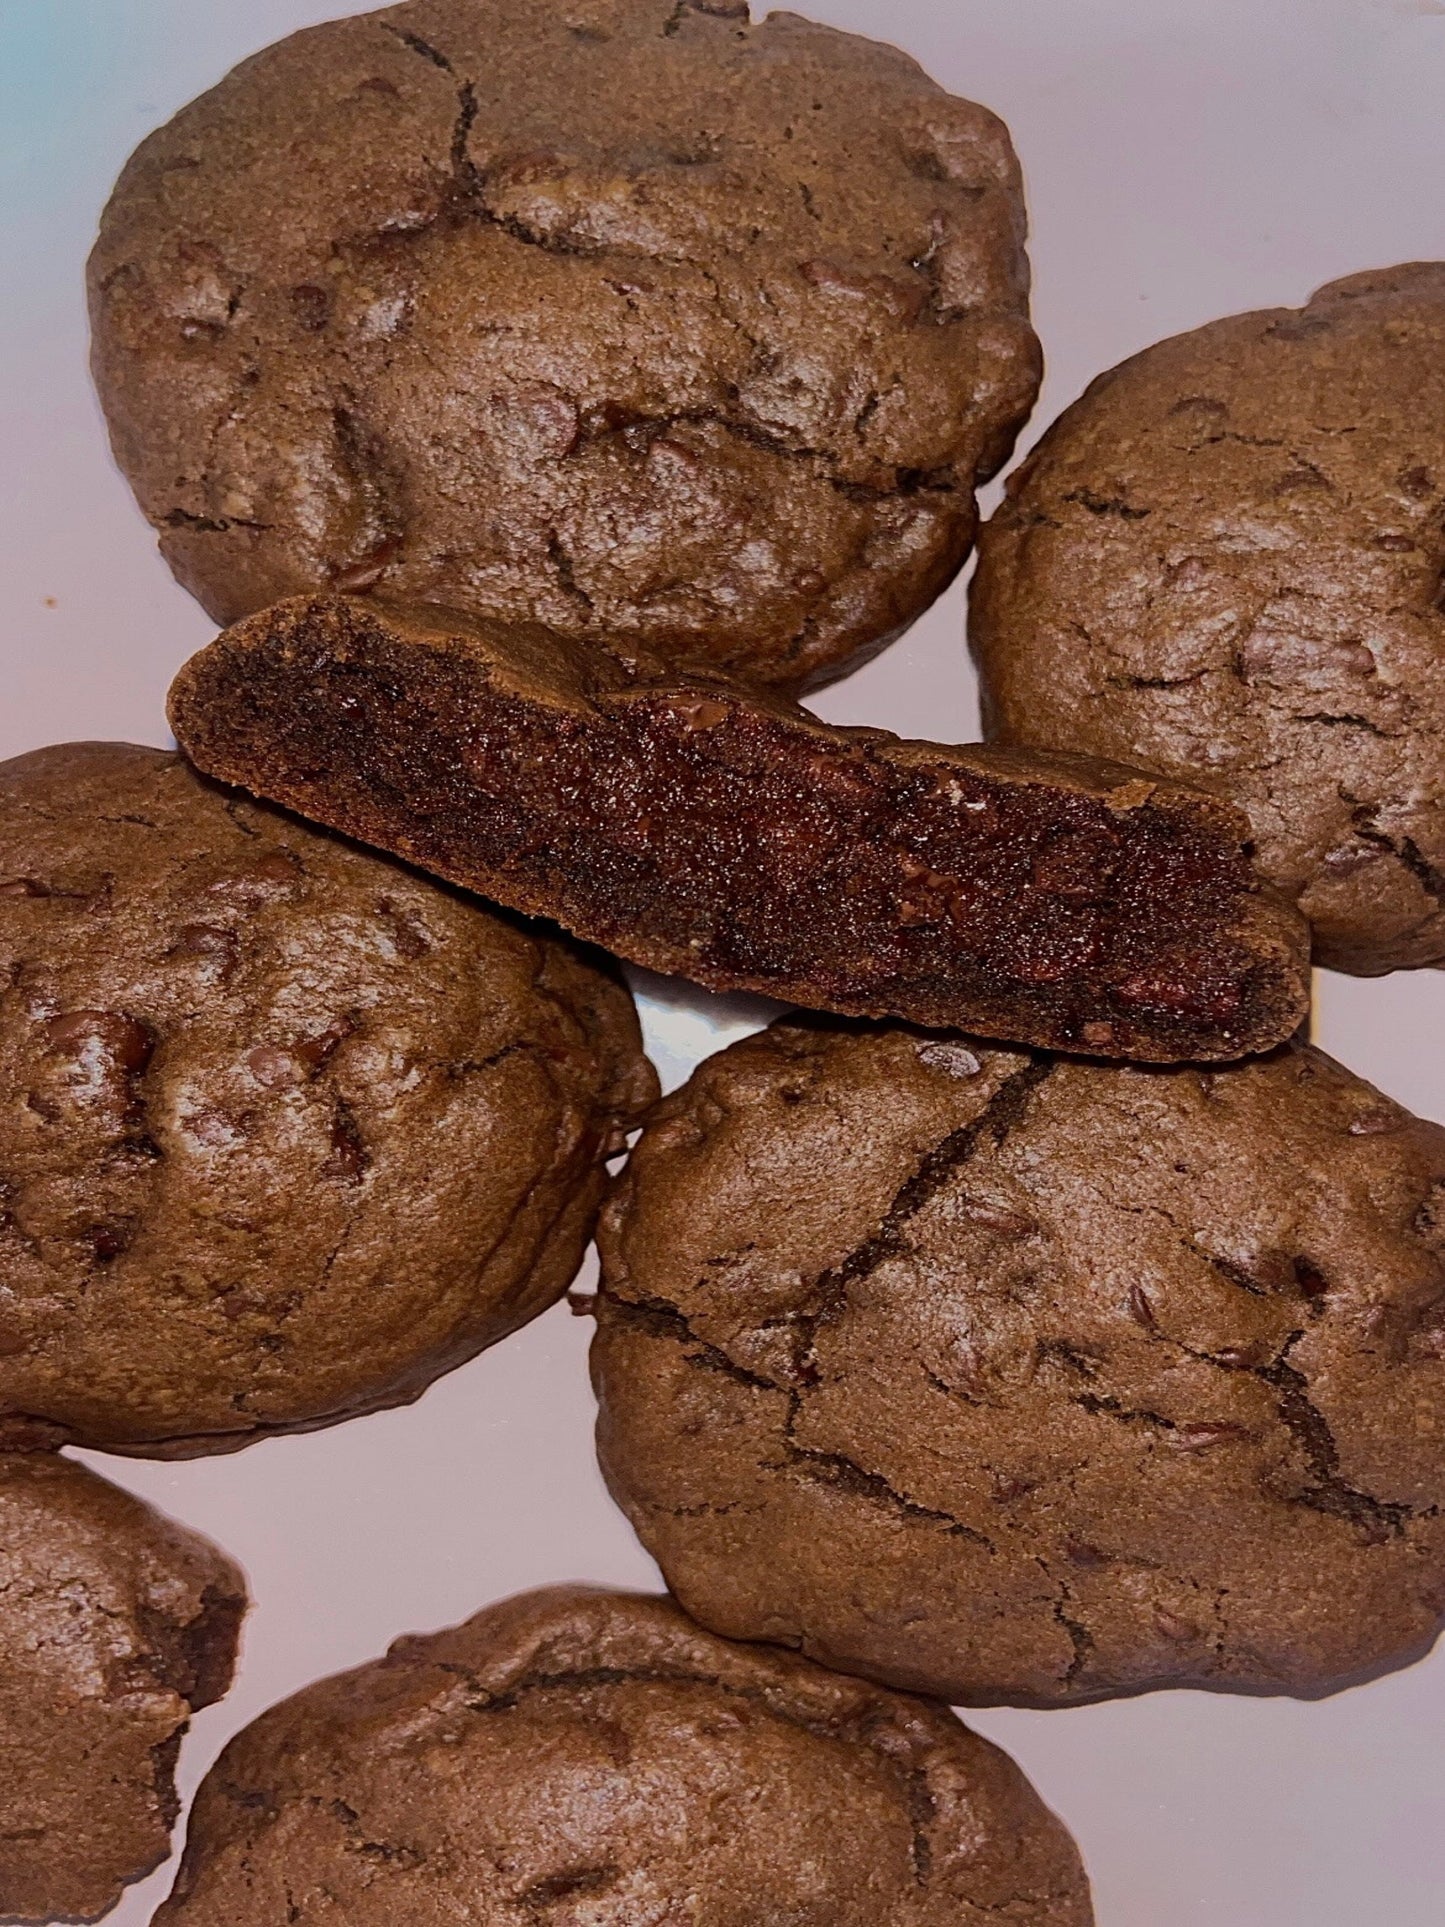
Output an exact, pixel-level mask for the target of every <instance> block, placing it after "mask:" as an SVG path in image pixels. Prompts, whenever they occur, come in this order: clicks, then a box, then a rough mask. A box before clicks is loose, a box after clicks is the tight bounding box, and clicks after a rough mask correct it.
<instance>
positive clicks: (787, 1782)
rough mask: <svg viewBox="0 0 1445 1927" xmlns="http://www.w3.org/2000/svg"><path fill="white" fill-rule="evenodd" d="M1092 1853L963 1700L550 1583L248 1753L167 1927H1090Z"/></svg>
mask: <svg viewBox="0 0 1445 1927" xmlns="http://www.w3.org/2000/svg"><path fill="white" fill-rule="evenodd" d="M1092 1917H1093V1916H1092V1912H1091V1910H1090V1906H1089V1899H1088V1887H1087V1882H1086V1880H1085V1877H1084V1873H1083V1869H1082V1867H1081V1866H1080V1864H1079V1859H1078V1855H1077V1853H1076V1851H1075V1849H1074V1846H1073V1843H1072V1841H1071V1840H1070V1839H1069V1837H1068V1835H1067V1834H1066V1833H1065V1832H1064V1829H1063V1828H1062V1827H1061V1826H1060V1825H1059V1823H1058V1821H1057V1820H1055V1819H1054V1818H1053V1816H1052V1815H1051V1814H1050V1813H1048V1812H1047V1811H1046V1809H1045V1808H1044V1807H1043V1805H1042V1804H1041V1802H1040V1801H1039V1799H1038V1796H1037V1795H1036V1794H1035V1793H1034V1792H1033V1790H1032V1788H1031V1787H1030V1786H1029V1785H1028V1783H1027V1781H1025V1779H1024V1778H1023V1776H1022V1774H1021V1773H1020V1772H1019V1771H1018V1769H1017V1768H1016V1767H1015V1766H1014V1765H1013V1763H1012V1762H1011V1761H1010V1760H1009V1759H1007V1758H1006V1757H1005V1755H1003V1754H1002V1753H1000V1752H999V1751H998V1750H997V1749H996V1748H994V1747H992V1746H990V1745H989V1744H988V1743H987V1742H986V1741H983V1740H980V1739H978V1738H977V1737H976V1736H975V1735H974V1734H972V1733H970V1732H969V1731H968V1730H967V1729H966V1728H965V1727H963V1726H962V1725H961V1724H960V1723H959V1722H958V1721H957V1720H956V1719H955V1718H954V1716H953V1715H952V1714H951V1713H950V1712H948V1710H947V1709H946V1708H944V1707H940V1706H933V1705H929V1704H927V1703H925V1702H922V1701H919V1700H914V1699H911V1698H904V1697H901V1696H899V1695H897V1694H893V1693H888V1692H883V1691H880V1690H878V1689H877V1688H875V1687H870V1686H864V1685H862V1684H861V1683H859V1682H857V1681H854V1680H848V1679H842V1678H839V1677H837V1676H836V1675H830V1674H828V1673H825V1672H823V1671H822V1670H821V1669H820V1668H818V1667H816V1666H812V1665H810V1664H809V1663H808V1662H807V1661H806V1660H802V1659H798V1658H795V1657H794V1656H793V1655H791V1654H781V1653H770V1652H768V1651H767V1650H765V1649H758V1648H747V1647H739V1646H735V1645H733V1644H731V1643H730V1642H729V1641H726V1640H721V1639H716V1638H714V1637H713V1636H712V1635H711V1634H709V1633H706V1632H703V1631H701V1630H700V1629H699V1628H698V1627H696V1626H694V1625H692V1624H691V1623H690V1622H689V1621H688V1620H687V1619H686V1618H685V1617H684V1616H683V1614H682V1613H680V1612H679V1611H678V1610H677V1608H676V1607H675V1606H674V1605H673V1604H672V1603H671V1602H670V1601H668V1600H664V1599H650V1598H640V1597H632V1596H628V1595H619V1594H609V1593H603V1592H594V1591H590V1590H586V1589H583V1588H581V1587H561V1588H557V1589H555V1590H551V1591H547V1592H540V1593H529V1594H525V1595H523V1596H522V1597H520V1598H517V1599H513V1600H509V1601H507V1602H506V1603H505V1604H503V1605H500V1606H493V1607H491V1608H489V1609H488V1610H487V1611H486V1612H483V1613H480V1614H478V1615H477V1617H476V1618H474V1619H472V1620H469V1621H468V1622H467V1623H466V1624H465V1625H463V1626H459V1627H457V1628H455V1629H454V1630H452V1631H449V1632H444V1633H437V1634H433V1635H431V1636H430V1637H427V1638H420V1639H404V1640H400V1641H398V1643H397V1644H396V1645H395V1646H394V1647H393V1648H392V1650H391V1652H390V1653H389V1654H388V1656H387V1657H386V1658H385V1659H384V1660H380V1661H378V1662H377V1663H375V1664H374V1665H370V1666H364V1667H362V1668H360V1669H359V1670H358V1671H356V1672H352V1673H347V1674H343V1675H342V1676H341V1677H340V1678H338V1679H332V1680H326V1681H324V1682H322V1683H321V1684H320V1685H317V1686H312V1687H309V1688H307V1689H306V1691H304V1692H302V1693H300V1694H298V1695H297V1696H296V1697H295V1698H294V1699H291V1700H289V1701H287V1702H286V1703H285V1704H284V1705H282V1706H279V1707H277V1708H275V1709H274V1711H272V1712H270V1713H267V1714H265V1715H264V1716H263V1717H262V1718H261V1719H260V1720H258V1721H257V1722H256V1723H255V1725H253V1726H251V1727H250V1728H248V1729H247V1730H246V1731H245V1732H244V1733H242V1734H241V1735H240V1737H239V1738H237V1739H235V1740H233V1741H232V1743H231V1745H230V1746H229V1747H228V1748H227V1750H226V1752H225V1753H224V1754H223V1755H222V1757H221V1760H220V1761H219V1762H218V1764H217V1766H216V1768H215V1769H214V1771H213V1772H212V1773H211V1775H210V1777H209V1778H208V1779H207V1781H206V1782H205V1784H204V1785H203V1787H202V1789H201V1792H200V1795H199V1797H198V1799H197V1802H196V1806H195V1809H194V1812H193V1815H192V1819H191V1826H190V1838H189V1841H188V1843H187V1847H186V1856H185V1861H184V1863H183V1866H182V1870H181V1874H180V1877H179V1879H178V1881H177V1884H176V1890H175V1893H174V1895H173V1897H172V1898H171V1900H170V1901H169V1902H168V1903H167V1905H165V1906H164V1907H162V1909H161V1911H160V1913H159V1914H158V1915H157V1916H156V1922H157V1927H272V1923H273V1922H275V1921H279V1920H289V1921H291V1922H294V1923H296V1924H297V1927H311V1923H317V1924H318V1927H319V1924H320V1923H323V1922H326V1923H329V1922H331V1921H333V1920H339V1919H343V1918H344V1919H345V1920H346V1921H347V1922H349V1923H355V1927H431V1923H432V1922H434V1921H442V1920H463V1919H465V1920H467V1921H471V1922H475V1923H477V1927H505V1924H507V1923H511V1922H513V1921H517V1920H538V1919H547V1920H549V1921H556V1922H558V1923H563V1922H566V1923H572V1922H575V1923H578V1927H581V1923H583V1922H586V1923H588V1927H635V1924H636V1923H640V1922H643V1921H647V1922H654V1921H655V1922H658V1923H661V1922H664V1921H681V1920H684V1919H685V1920H687V1921H688V1922H690V1923H696V1927H755V1923H760V1922H763V1921H768V1922H783V1921H787V1922H788V1923H790V1927H878V1923H880V1922H884V1921H886V1922H888V1923H889V1927H935V1923H936V1927H945V1924H946V1927H955V1923H957V1922H962V1921H974V1920H977V1921H980V1922H981V1921H983V1920H985V1919H990V1920H1010V1921H1017V1922H1018V1923H1020V1927H1089V1922H1090V1921H1091V1920H1092Z"/></svg>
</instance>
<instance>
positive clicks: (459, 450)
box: [90, 0, 1039, 687]
mask: <svg viewBox="0 0 1445 1927" xmlns="http://www.w3.org/2000/svg"><path fill="white" fill-rule="evenodd" d="M1023 236H1024V216H1023V203H1022V193H1021V188H1020V182H1019V173H1018V167H1017V163H1016V161H1015V159H1014V156H1013V151H1012V148H1011V147H1010V144H1009V140H1008V135H1007V132H1006V130H1005V129H1004V127H1003V125H1002V124H1001V122H999V121H998V120H997V119H996V118H995V117H994V116H993V115H992V114H990V113H988V112H986V111H985V110H984V109H982V108H980V107H976V106H974V105H972V104H971V103H969V102H967V101H963V100H958V99H955V98H953V97H952V96H950V95H948V94H946V93H944V92H943V91H942V89H941V88H939V87H937V86H936V85H935V84H934V83H933V82H932V81H931V80H929V79H928V78H927V76H926V75H925V74H924V73H923V72H922V71H921V70H920V69H919V68H918V67H917V66H916V65H915V64H914V63H913V62H912V61H911V60H909V59H907V58H906V57H905V56H904V55H903V54H901V53H899V52H897V51H896V50H895V49H893V48H891V47H887V46H883V45H879V44H877V43H875V42H872V41H869V40H864V39H860V38H857V37H855V36H853V35H850V34H843V33H838V32H836V31H834V30H832V29H830V28H827V27H823V26H818V25H815V24H813V23H811V22H809V21H805V20H802V19H799V18H797V17H796V16H794V15H790V14H774V15H773V16H771V17H770V18H768V19H767V20H766V21H763V22H762V23H760V24H758V25H756V26H754V25H752V24H750V22H749V19H748V10H747V6H746V4H745V0H413V4H411V5H405V6H397V7H391V8H388V9H386V10H384V11H383V12H380V13H376V14H371V15H366V16H362V17H360V18H357V19H352V20H343V21H337V22H333V23H331V24H329V25H326V26H322V27H318V28H314V29H310V30H307V31H305V32H302V33H299V34H296V35H294V36H293V37H292V38H290V39H289V40H286V41H283V42H282V43H280V44H279V45H277V46H275V47H272V48H270V49H268V50H267V51H266V52H264V53H261V54H258V55H257V56H255V57H254V58H253V59H251V60H248V61H246V62H245V63H243V64H242V65H241V66H240V67H238V68H237V69H236V71H235V72H234V73H233V74H231V75H230V76H229V78H228V79H226V80H225V81H223V82H222V83H221V85H220V86H219V87H217V88H215V89H214V90H213V91H212V92H210V93H209V94H206V95H205V96H204V97H203V98H202V99H200V100H198V101H197V102H195V103H194V104H193V105H191V106H189V107H187V108H186V109H184V111H183V112H182V113H180V114H179V115H178V116H177V117H176V118H175V119H174V120H173V121H172V122H171V123H170V124H169V125H168V126H166V127H164V128H162V129H161V130H160V131H159V132H158V133H156V134H154V135H152V136H151V137H150V139H148V140H147V141H146V142H145V143H144V144H143V146H142V147H141V148H140V150H139V151H138V153H137V154H136V155H135V157H134V158H133V159H132V161H131V162H130V163H129V165H128V166H127V168H126V170H125V172H124V174H123V175H122V177H121V180H120V183H119V185H118V187H117V189H116V192H115V195H114V198H113V199H112V201H111V203H110V206H109V207H108V209H107V211H106V214H105V217H104V221H103V224H102V230H101V236H100V240H99V243H98V245H97V247H96V250H95V254H94V256H93V259H92V262H91V279H90V286H91V301H92V314H93V320H94V337H95V367H96V373H97V378H98V381H99V386H100V390H101V394H102V398H103V400H104V402H105V406H106V410H107V413H108V416H109V418H110V424H111V431H112V439H113V443H114V447H115V450H116V454H117V457H118V459H119V461H120V463H121V466H122V467H123V468H124V470H125V471H126V473H127V475H128V476H129V477H130V479H131V481H132V483H133V485H134V487H135V489H136V492H137V494H138V496H139V497H140V500H141V504H142V506H143V508H144V509H145V512H146V514H147V515H148V516H149V517H150V519H151V521H152V523H153V524H154V525H155V527H156V528H157V529H158V530H159V532H160V537H161V546H162V548H163V550H164V552H165V554H166V557H167V559H168V560H169V562H170V564H171V566H172V568H173V569H174V570H175V572H176V574H177V575H178V576H179V577H180V579H181V580H182V581H183V582H184V583H185V585H186V586H187V587H188V588H190V589H191V590H192V591H193V592H194V593H195V594H196V595H197V596H199V598H200V600H201V601H202V602H203V603H204V604H205V606H206V608H207V609H208V610H209V611H210V612H211V613H212V614H213V615H214V616H215V617H216V618H217V619H218V620H220V621H225V622H229V621H233V620H235V619H236V618H238V617H240V616H242V615H245V614H248V613H250V612H251V611H253V610H255V609H257V608H259V607H261V606H262V605H264V604H266V603H269V602H272V601H276V600H278V599H280V598H282V597H284V596H288V595H293V594H296V593H299V592H303V591H310V590H317V589H324V588H327V587H335V588H339V589H342V590H346V591H351V592H365V591H367V590H369V589H371V588H375V587H381V588H383V589H384V591H385V593H386V594H388V595H390V596H392V597H394V598H398V599H402V600H410V601H422V602H426V601H431V602H437V603H441V604H444V605H447V606H450V607H454V608H457V609H460V610H462V611H463V612H464V613H467V614H471V615H479V616H486V617H493V618H502V619H511V620H516V619H525V620H528V621H540V622H544V623H546V624H547V625H549V626H550V627H552V628H553V629H555V630H557V631H558V632H559V633H561V634H564V635H568V636H572V637H577V638H581V639H584V640H585V639H589V638H592V637H612V638H618V637H622V638H627V637H632V638H634V639H636V640H637V641H638V642H639V643H643V644H646V645H649V646H650V647H652V648H653V649H655V650H657V651H659V652H661V653H663V654H665V655H670V656H673V657H674V658H692V659H697V660H702V661H706V662H709V663H711V664H712V665H713V666H714V667H726V668H730V669H732V670H735V671H737V672H738V673H740V674H743V675H746V676H749V677H752V678H754V679H756V680H759V681H764V682H776V683H779V684H784V685H788V686H793V687H797V686H802V685H804V684H807V683H810V682H816V681H819V680H826V679H827V678H828V677H829V676H831V675H835V674H837V673H839V672H840V671H841V670H842V668H843V667H845V666H846V665H848V664H849V663H851V662H852V661H854V660H856V659H859V658H860V657H862V656H864V655H866V654H869V653H871V652H872V651H873V650H874V649H876V648H878V647H880V646H881V645H882V644H883V642H885V641H886V640H887V639H888V638H889V637H890V636H891V635H892V634H894V633H896V632H897V631H898V629H900V628H901V627H903V626H904V625H906V624H907V623H908V622H910V621H911V620H912V619H913V618H914V617H915V616H916V615H918V614H919V613H920V611H921V610H922V609H923V608H925V607H926V606H927V605H928V603H929V602H931V601H932V600H933V598H934V597H935V596H936V595H937V594H938V592H939V591H940V590H941V589H942V588H943V586H944V585H945V583H946V582H947V581H948V579H949V577H950V576H951V575H952V574H953V572H954V571H955V570H956V569H957V567H958V565H959V564H960V562H961V561H962V560H963V558H964V556H965V554H966V553H967V551H968V548H969V545H970V543H971V540H972V537H973V531H974V526H975V520H976V517H975V508H974V495H973V491H974V486H975V483H976V482H977V481H978V480H979V479H980V478H982V477H984V476H986V475H988V474H990V473H992V472H993V470H994V469H996V468H997V467H998V465H999V464H1000V463H1001V461H1002V460H1003V459H1004V457H1005V455H1006V454H1007V452H1008V449H1009V447H1010V445H1011V443H1012V439H1013V436H1014V433H1015V432H1016V430H1017V428H1018V426H1019V424H1020V422H1021V421H1022V420H1023V418H1024V417H1025V416H1026V414H1027V413H1028V410H1029V408H1030V407H1031V406H1032V403H1033V399H1034V395H1035V393H1036V391H1037V386H1038V376H1039V360H1038V350H1037V344H1036V342H1035V340H1034V337H1033V334H1032V332H1031V330H1030V327H1029V323H1028V301H1027V290H1028V268H1027V262H1026V259H1025V256H1024V252H1023Z"/></svg>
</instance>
